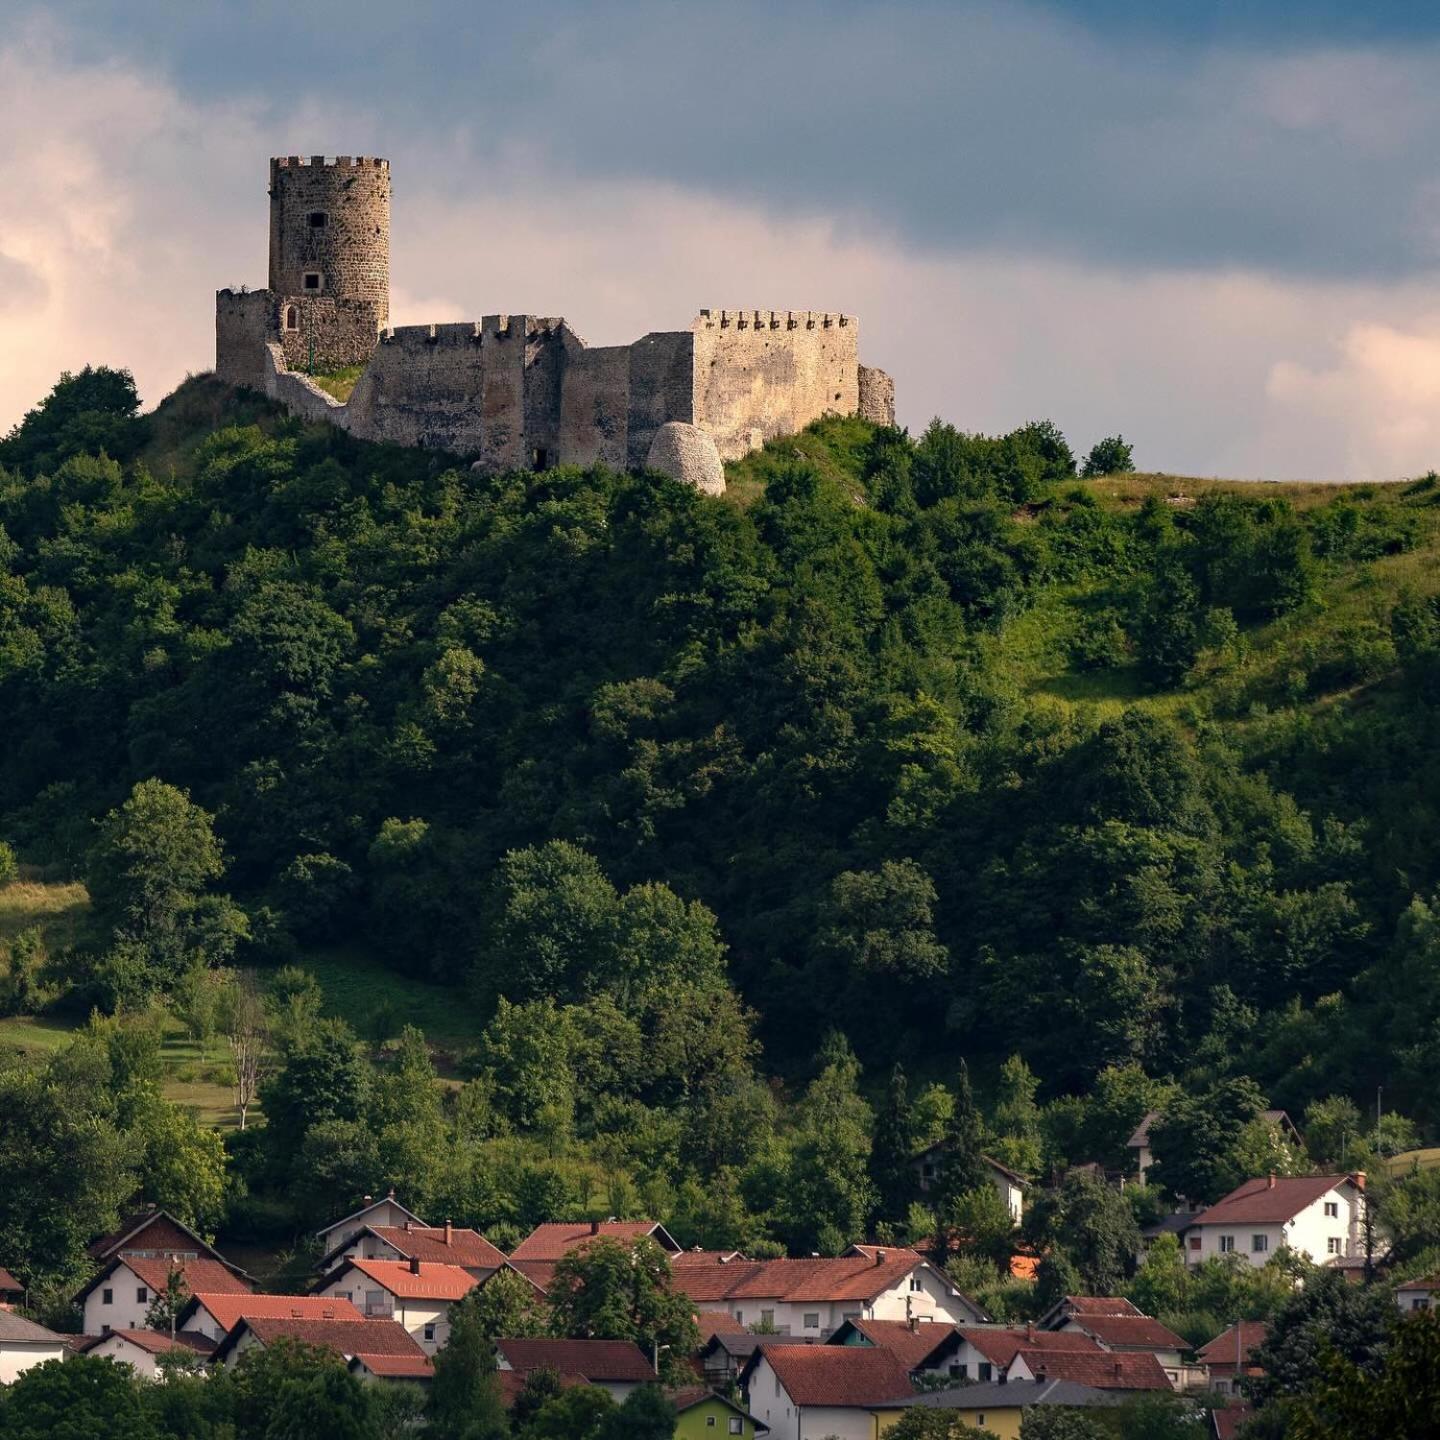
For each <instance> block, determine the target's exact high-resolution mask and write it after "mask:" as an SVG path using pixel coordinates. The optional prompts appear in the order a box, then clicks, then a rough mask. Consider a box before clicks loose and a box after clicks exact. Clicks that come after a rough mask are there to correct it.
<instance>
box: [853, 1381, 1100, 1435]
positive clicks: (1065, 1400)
mask: <svg viewBox="0 0 1440 1440" xmlns="http://www.w3.org/2000/svg"><path fill="white" fill-rule="evenodd" d="M1117 1400H1118V1397H1117V1396H1116V1395H1115V1394H1114V1393H1112V1392H1110V1391H1107V1390H1096V1389H1093V1388H1092V1387H1091V1386H1089V1385H1077V1384H1076V1383H1075V1382H1074V1381H1073V1380H1032V1381H1029V1382H1022V1381H1019V1380H1017V1381H1014V1382H1012V1383H1009V1384H1007V1383H1006V1382H1005V1381H1003V1380H992V1381H990V1382H989V1383H988V1384H980V1385H961V1386H958V1387H956V1388H955V1389H953V1390H932V1391H929V1392H928V1393H926V1394H923V1395H917V1396H915V1398H914V1399H913V1400H912V1401H911V1402H910V1404H911V1405H912V1406H916V1405H918V1406H920V1407H921V1408H922V1409H926V1410H945V1411H948V1412H950V1413H951V1414H953V1415H955V1416H956V1418H957V1419H959V1420H960V1421H961V1422H962V1423H963V1424H965V1425H969V1426H972V1427H974V1428H976V1429H985V1430H989V1431H991V1432H992V1433H993V1434H995V1435H998V1436H999V1437H1000V1440H1019V1437H1020V1424H1021V1421H1022V1420H1023V1419H1024V1417H1025V1413H1026V1411H1028V1410H1033V1409H1034V1408H1035V1407H1036V1406H1047V1407H1048V1406H1064V1407H1065V1408H1066V1409H1079V1408H1081V1407H1089V1406H1094V1405H1114V1404H1116V1403H1117ZM903 1413H904V1412H903V1411H902V1412H900V1413H899V1414H897V1413H895V1412H893V1411H892V1412H889V1413H887V1414H886V1415H885V1416H884V1417H883V1419H882V1421H881V1424H880V1427H879V1433H880V1434H881V1435H884V1434H885V1432H886V1431H887V1430H889V1429H890V1428H891V1427H892V1426H893V1425H894V1424H895V1423H896V1422H897V1421H898V1420H899V1419H900V1416H901V1415H903Z"/></svg>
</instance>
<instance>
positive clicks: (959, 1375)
mask: <svg viewBox="0 0 1440 1440" xmlns="http://www.w3.org/2000/svg"><path fill="white" fill-rule="evenodd" d="M222 1338H223V1337H222ZM950 1378H951V1379H952V1380H963V1379H964V1378H965V1367H964V1366H963V1365H952V1366H951V1367H950Z"/></svg>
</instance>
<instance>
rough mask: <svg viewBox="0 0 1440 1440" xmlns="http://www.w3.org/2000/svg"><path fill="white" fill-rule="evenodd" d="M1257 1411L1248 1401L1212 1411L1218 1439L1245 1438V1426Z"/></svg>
mask: <svg viewBox="0 0 1440 1440" xmlns="http://www.w3.org/2000/svg"><path fill="white" fill-rule="evenodd" d="M1254 1413H1255V1412H1254V1410H1253V1408H1252V1407H1251V1406H1250V1404H1249V1403H1248V1402H1247V1401H1242V1402H1241V1403H1240V1404H1238V1405H1227V1406H1226V1407H1225V1408H1224V1409H1223V1410H1212V1411H1211V1412H1210V1423H1211V1424H1212V1425H1213V1426H1214V1427H1215V1437H1216V1440H1243V1435H1244V1426H1245V1424H1246V1422H1247V1421H1248V1420H1249V1419H1250V1417H1251V1415H1253V1414H1254Z"/></svg>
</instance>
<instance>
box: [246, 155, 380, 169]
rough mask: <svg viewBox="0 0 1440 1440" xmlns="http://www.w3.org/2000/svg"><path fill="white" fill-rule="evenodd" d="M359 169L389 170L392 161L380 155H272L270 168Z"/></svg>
mask: <svg viewBox="0 0 1440 1440" xmlns="http://www.w3.org/2000/svg"><path fill="white" fill-rule="evenodd" d="M302 167H303V168H305V169H313V170H357V169H361V168H369V169H374V170H388V169H389V168H390V162H389V161H388V160H385V159H383V158H382V157H381V156H379V155H272V156H271V157H270V169H271V171H272V173H273V172H274V171H276V170H289V169H299V168H302Z"/></svg>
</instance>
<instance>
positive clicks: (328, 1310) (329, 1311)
mask: <svg viewBox="0 0 1440 1440" xmlns="http://www.w3.org/2000/svg"><path fill="white" fill-rule="evenodd" d="M320 1318H321V1319H322V1320H333V1319H334V1318H335V1311H334V1309H333V1308H332V1307H331V1306H329V1305H327V1306H326V1307H325V1308H324V1309H323V1310H322V1311H321V1312H320Z"/></svg>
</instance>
